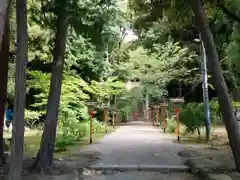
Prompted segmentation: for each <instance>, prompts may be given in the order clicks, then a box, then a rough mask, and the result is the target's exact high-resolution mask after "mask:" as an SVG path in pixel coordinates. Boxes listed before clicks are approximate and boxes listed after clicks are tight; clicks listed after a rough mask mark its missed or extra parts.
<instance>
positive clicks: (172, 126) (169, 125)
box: [166, 117, 177, 133]
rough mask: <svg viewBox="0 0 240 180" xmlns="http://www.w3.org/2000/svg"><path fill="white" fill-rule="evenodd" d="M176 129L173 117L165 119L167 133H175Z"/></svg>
mask: <svg viewBox="0 0 240 180" xmlns="http://www.w3.org/2000/svg"><path fill="white" fill-rule="evenodd" d="M176 128H177V122H176V120H175V119H174V117H172V118H167V124H166V131H167V132H169V133H173V132H175V130H176Z"/></svg>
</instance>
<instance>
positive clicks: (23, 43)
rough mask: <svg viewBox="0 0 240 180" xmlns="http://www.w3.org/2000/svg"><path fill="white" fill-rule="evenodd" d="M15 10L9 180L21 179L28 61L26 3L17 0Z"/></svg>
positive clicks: (23, 0) (24, 0) (22, 0)
mask: <svg viewBox="0 0 240 180" xmlns="http://www.w3.org/2000/svg"><path fill="white" fill-rule="evenodd" d="M16 8H17V9H16V12H17V55H16V75H15V98H14V112H13V129H12V146H11V164H10V171H9V180H19V179H21V172H22V161H23V144H24V109H25V99H26V61H27V59H28V31H27V1H26V0H17V1H16Z"/></svg>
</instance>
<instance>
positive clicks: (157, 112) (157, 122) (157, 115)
mask: <svg viewBox="0 0 240 180" xmlns="http://www.w3.org/2000/svg"><path fill="white" fill-rule="evenodd" d="M155 111H156V124H157V126H159V108H158V107H156V109H155Z"/></svg>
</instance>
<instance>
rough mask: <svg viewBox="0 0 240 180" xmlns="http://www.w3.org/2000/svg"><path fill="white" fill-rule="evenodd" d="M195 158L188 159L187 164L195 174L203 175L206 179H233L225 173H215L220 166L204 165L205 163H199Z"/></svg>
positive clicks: (202, 177)
mask: <svg viewBox="0 0 240 180" xmlns="http://www.w3.org/2000/svg"><path fill="white" fill-rule="evenodd" d="M195 160H196V158H195V159H188V160H187V161H186V162H185V164H186V165H187V166H188V167H189V168H190V171H191V172H192V173H193V174H196V175H198V176H200V177H201V179H205V180H232V178H230V177H229V176H227V175H225V174H214V173H212V172H214V169H215V168H218V167H219V166H216V167H214V166H208V165H206V167H204V165H203V164H198V163H197V161H195ZM209 169H210V170H209Z"/></svg>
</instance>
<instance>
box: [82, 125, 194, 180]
mask: <svg viewBox="0 0 240 180" xmlns="http://www.w3.org/2000/svg"><path fill="white" fill-rule="evenodd" d="M183 148H184V146H183V145H180V144H174V143H173V142H172V137H170V136H168V135H166V134H163V133H160V130H159V129H157V128H154V127H153V126H152V125H151V124H150V123H144V122H130V123H128V124H127V125H124V126H122V127H120V128H119V129H118V130H117V131H116V132H114V133H111V134H109V135H106V136H105V138H104V139H103V140H101V141H99V142H98V143H97V144H93V145H90V146H87V147H85V148H84V149H83V150H84V151H85V152H88V151H89V152H90V151H96V152H98V153H99V155H98V159H97V160H95V161H94V162H92V163H91V164H90V165H89V168H92V169H94V170H102V171H103V173H100V174H97V175H96V174H95V175H91V176H86V177H85V179H86V180H91V179H93V180H94V179H99V180H100V179H102V180H105V179H106V180H113V179H114V180H118V179H119V180H164V179H166V180H194V179H196V177H194V176H193V175H191V174H188V173H185V172H182V171H185V170H186V169H185V170H184V168H186V167H185V166H184V162H185V161H184V160H183V159H182V158H181V157H180V156H178V152H180V151H182V150H183ZM164 166H165V167H173V168H175V169H176V168H178V169H180V172H178V173H170V174H168V173H167V172H165V173H163V172H162V171H161V170H159V167H164ZM139 167H142V169H141V171H137V170H139V169H136V168H139ZM117 170H122V171H117ZM186 171H187V170H186Z"/></svg>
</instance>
